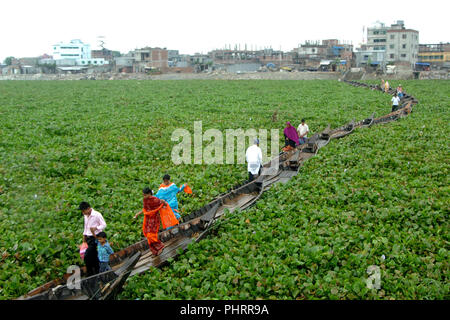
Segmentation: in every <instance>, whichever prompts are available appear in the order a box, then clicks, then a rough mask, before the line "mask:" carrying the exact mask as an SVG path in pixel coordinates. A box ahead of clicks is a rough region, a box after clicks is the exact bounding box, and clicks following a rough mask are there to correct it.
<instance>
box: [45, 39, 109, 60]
mask: <svg viewBox="0 0 450 320" xmlns="http://www.w3.org/2000/svg"><path fill="white" fill-rule="evenodd" d="M53 60H54V61H55V63H56V65H58V66H64V65H66V66H76V65H83V66H95V65H105V64H108V63H109V62H108V61H107V60H105V59H104V58H93V57H92V56H91V46H90V45H89V44H87V43H83V42H82V41H81V40H79V39H75V40H71V41H70V42H68V43H63V42H60V43H58V44H55V45H53Z"/></svg>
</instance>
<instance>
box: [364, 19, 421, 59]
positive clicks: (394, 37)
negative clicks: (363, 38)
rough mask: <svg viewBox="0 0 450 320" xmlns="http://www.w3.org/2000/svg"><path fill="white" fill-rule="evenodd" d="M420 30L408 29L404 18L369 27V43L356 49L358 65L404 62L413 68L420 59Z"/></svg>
mask: <svg viewBox="0 0 450 320" xmlns="http://www.w3.org/2000/svg"><path fill="white" fill-rule="evenodd" d="M418 48H419V32H418V31H417V30H412V29H406V28H405V24H404V22H403V21H402V20H398V21H397V23H395V24H392V25H391V26H390V27H387V26H386V25H385V24H384V23H382V22H377V23H376V24H375V25H374V26H372V27H370V28H367V43H366V44H364V45H361V47H360V48H357V49H356V65H357V66H358V67H360V66H364V65H371V66H381V67H383V68H384V66H385V65H386V64H388V63H395V64H404V65H408V66H410V67H411V68H413V67H414V64H415V63H416V62H417V59H418Z"/></svg>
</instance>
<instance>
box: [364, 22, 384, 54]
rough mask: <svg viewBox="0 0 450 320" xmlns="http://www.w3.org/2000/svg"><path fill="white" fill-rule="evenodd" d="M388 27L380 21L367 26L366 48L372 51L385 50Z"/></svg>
mask: <svg viewBox="0 0 450 320" xmlns="http://www.w3.org/2000/svg"><path fill="white" fill-rule="evenodd" d="M388 29H389V28H388V27H386V25H385V24H384V23H382V22H377V23H375V25H373V26H372V27H370V28H367V44H366V45H367V49H368V50H374V51H386V43H387V31H388Z"/></svg>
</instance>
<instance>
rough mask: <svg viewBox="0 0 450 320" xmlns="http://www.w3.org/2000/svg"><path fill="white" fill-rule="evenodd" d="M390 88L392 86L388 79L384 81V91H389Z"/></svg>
mask: <svg viewBox="0 0 450 320" xmlns="http://www.w3.org/2000/svg"><path fill="white" fill-rule="evenodd" d="M390 88H391V86H390V85H389V81H387V80H386V82H385V83H384V92H386V93H387V92H388V91H389V89H390Z"/></svg>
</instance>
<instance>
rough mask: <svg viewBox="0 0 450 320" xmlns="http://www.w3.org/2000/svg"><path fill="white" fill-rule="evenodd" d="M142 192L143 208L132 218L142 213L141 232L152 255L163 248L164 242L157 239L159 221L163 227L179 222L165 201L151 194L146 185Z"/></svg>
mask: <svg viewBox="0 0 450 320" xmlns="http://www.w3.org/2000/svg"><path fill="white" fill-rule="evenodd" d="M142 193H143V196H144V200H143V203H144V208H143V209H142V210H141V211H139V212H138V213H137V214H136V215H135V216H134V219H136V218H137V217H138V216H139V215H140V214H141V213H143V214H144V222H143V224H142V232H143V233H144V236H145V237H146V238H147V241H148V245H149V247H150V250H151V251H152V253H153V255H155V256H157V255H159V254H160V253H161V252H162V251H163V249H164V244H163V243H162V242H161V241H160V240H159V239H158V231H159V225H160V223H161V222H162V224H163V228H168V227H173V226H175V225H177V224H178V223H179V222H178V220H177V219H176V218H175V216H174V214H173V211H172V209H171V208H170V206H169V204H168V203H167V201H165V200H162V199H159V198H157V197H155V196H153V191H152V190H151V189H150V188H148V187H146V188H144V190H142Z"/></svg>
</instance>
